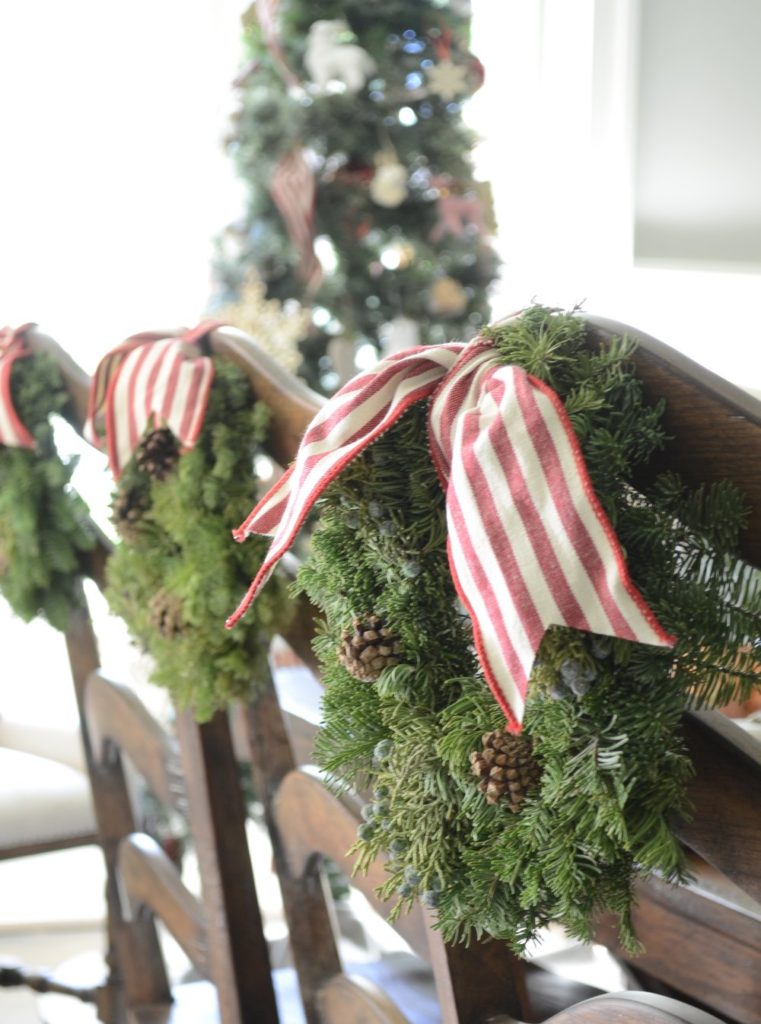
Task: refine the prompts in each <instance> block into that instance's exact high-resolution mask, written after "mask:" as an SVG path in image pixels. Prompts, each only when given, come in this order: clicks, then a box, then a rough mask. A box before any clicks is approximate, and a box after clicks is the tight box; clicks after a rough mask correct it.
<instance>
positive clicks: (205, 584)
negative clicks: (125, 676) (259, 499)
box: [106, 358, 288, 720]
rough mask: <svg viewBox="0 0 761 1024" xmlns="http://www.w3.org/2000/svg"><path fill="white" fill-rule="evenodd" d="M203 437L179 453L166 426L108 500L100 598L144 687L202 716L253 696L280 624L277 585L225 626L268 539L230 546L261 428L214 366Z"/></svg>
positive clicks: (282, 601)
mask: <svg viewBox="0 0 761 1024" xmlns="http://www.w3.org/2000/svg"><path fill="white" fill-rule="evenodd" d="M214 363H215V376H214V383H213V385H212V388H211V393H210V397H209V404H208V407H207V410H206V416H205V419H204V425H203V429H202V430H201V433H200V435H199V438H198V440H197V442H196V444H195V446H194V447H193V448H192V449H191V450H190V451H188V452H186V453H185V454H183V455H182V456H178V450H177V446H176V442H175V441H174V439H173V437H172V435H171V433H170V431H168V430H167V429H166V428H163V427H159V428H158V429H156V430H154V431H152V432H150V433H148V434H147V435H146V437H145V438H144V440H143V442H142V444H141V446H140V447H139V448H138V449H137V451H136V453H135V456H134V457H133V458H132V460H131V461H130V462H129V464H128V465H127V466H126V467H125V471H124V473H123V475H122V477H121V479H120V481H119V486H118V489H117V491H116V493H115V496H114V501H113V504H112V518H113V519H114V522H115V524H116V526H117V529H118V530H119V532H120V533H121V534H122V537H123V540H124V542H123V543H122V544H120V545H119V546H118V547H117V549H116V550H115V552H114V554H113V555H112V556H111V558H110V559H109V562H108V566H107V589H106V597H107V599H108V601H109V604H110V606H111V608H112V610H113V611H114V612H116V613H117V614H118V615H121V616H122V617H123V618H124V619H125V621H126V622H127V625H128V627H129V629H130V631H131V633H132V635H133V636H134V637H135V638H136V640H138V642H140V643H141V644H142V645H143V646H144V648H145V649H146V650H147V651H148V652H149V653H150V654H151V656H152V658H153V660H154V663H155V668H154V671H153V674H152V679H153V681H154V682H155V683H157V684H158V685H160V686H164V687H166V688H167V689H168V690H169V691H170V692H171V694H172V696H173V698H174V699H175V700H176V702H177V703H178V704H179V705H180V706H183V707H184V706H191V707H192V708H193V711H194V713H195V715H196V717H197V718H198V719H199V720H204V719H208V718H209V717H211V715H212V714H213V713H214V711H216V710H217V709H218V708H221V707H224V706H225V705H226V704H227V703H229V701H231V700H233V699H236V698H243V699H245V698H246V697H248V696H250V695H251V687H252V681H253V680H254V679H255V678H256V677H257V675H258V672H257V667H258V666H260V667H263V666H262V665H261V663H262V660H263V659H266V656H267V647H268V644H267V642H266V641H267V639H268V638H269V636H271V635H272V633H273V632H275V630H276V628H278V627H282V624H283V622H284V621H285V619H286V618H287V610H288V599H287V592H286V587H285V584H284V583H283V582H282V580H279V579H278V578H277V577H276V578H275V579H274V580H273V581H272V584H271V586H270V587H269V588H268V593H267V595H266V596H265V599H264V601H263V602H262V603H261V604H260V605H259V606H257V608H256V609H255V614H254V615H252V617H251V620H250V621H246V622H245V623H243V624H242V627H243V628H241V629H240V631H239V630H235V631H233V632H229V631H227V630H226V629H225V627H224V619H225V616H226V614H227V613H228V611H229V609H230V607H231V605H232V604H234V602H235V600H237V598H238V595H239V594H240V591H241V589H245V587H246V585H247V581H248V579H249V578H250V576H251V574H252V572H253V571H255V569H256V567H257V565H258V563H259V562H260V561H261V559H262V555H263V549H264V546H266V545H265V543H264V542H263V541H259V542H256V543H254V544H253V545H251V546H249V545H239V544H234V543H233V542H232V540H231V536H230V534H231V530H232V528H233V527H234V526H235V525H237V523H238V522H240V520H241V519H242V518H243V516H244V515H245V513H246V511H247V510H248V509H249V508H250V506H251V502H252V500H254V499H255V496H256V489H257V483H256V478H255V475H254V459H255V456H256V454H257V453H258V452H259V451H260V450H261V449H260V446H261V445H262V443H263V441H264V439H265V437H266V434H267V425H268V421H269V411H268V409H267V407H266V406H265V405H264V404H263V403H261V402H256V401H255V400H254V396H253V394H252V391H251V387H250V385H249V383H248V380H247V379H246V377H245V375H244V374H243V372H242V371H241V370H239V369H238V368H237V367H235V366H233V365H232V364H231V363H230V362H228V361H226V360H224V359H216V358H215V360H214Z"/></svg>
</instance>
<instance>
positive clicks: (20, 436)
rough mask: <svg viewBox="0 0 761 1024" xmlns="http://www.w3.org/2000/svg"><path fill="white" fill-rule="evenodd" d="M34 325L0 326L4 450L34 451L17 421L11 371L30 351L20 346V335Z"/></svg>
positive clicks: (0, 417) (0, 409)
mask: <svg viewBox="0 0 761 1024" xmlns="http://www.w3.org/2000/svg"><path fill="white" fill-rule="evenodd" d="M30 327H34V324H24V325H23V326H22V327H16V328H15V329H13V328H11V327H3V328H2V330H0V445H6V446H7V447H8V448H36V446H37V445H36V442H35V440H34V438H33V437H32V435H31V434H30V433H29V431H28V430H27V429H26V427H25V426H24V424H23V423H22V422H21V420H20V419H19V416H18V413H17V412H16V408H15V406H14V405H13V395H12V393H11V372H12V370H13V364H14V363H15V362H16V360H17V359H23V358H25V357H26V356H28V355H31V352H30V351H29V349H28V348H27V347H26V345H25V344H24V335H25V333H26V332H27V330H28V329H29V328H30Z"/></svg>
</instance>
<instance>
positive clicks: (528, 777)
mask: <svg viewBox="0 0 761 1024" xmlns="http://www.w3.org/2000/svg"><path fill="white" fill-rule="evenodd" d="M481 745H482V748H483V749H482V750H480V751H479V750H474V751H473V752H472V753H471V755H470V766H471V771H472V772H473V774H474V775H477V776H478V777H479V778H480V779H481V782H480V783H479V786H478V788H479V789H480V790H481V792H482V793H483V794H484V795H485V797H486V802H487V803H490V804H497V803H506V804H507V806H508V807H509V808H510V810H511V811H512V812H513V814H517V812H518V811H519V810H520V809H521V804H522V803H523V801H524V799H525V797H526V795H527V794H528V793H530V792H531V790H532V789H534V788H536V786H538V784H539V780H540V778H541V774H542V772H541V768H540V767H539V764H538V763H537V761H535V760H534V756H533V747H532V743H531V740H530V739H529V738H528V737H526V736H513V735H511V734H510V733H507V732H505V731H504V730H502V729H497V730H495V731H494V732H487V733H484V735H483V736H482V737H481Z"/></svg>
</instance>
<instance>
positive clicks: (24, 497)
mask: <svg viewBox="0 0 761 1024" xmlns="http://www.w3.org/2000/svg"><path fill="white" fill-rule="evenodd" d="M10 393H11V401H12V404H13V408H14V409H15V411H16V413H17V414H18V417H19V419H20V420H21V422H22V423H23V424H24V426H25V427H26V429H27V430H28V431H29V433H30V434H31V435H32V437H33V438H34V440H35V445H36V446H35V448H34V449H30V448H16V447H9V446H6V445H2V444H0V593H2V595H3V597H4V598H5V599H6V601H7V602H8V604H9V605H10V606H11V608H12V609H13V611H14V612H15V613H16V615H18V616H20V617H21V618H22V619H24V620H25V621H27V622H28V621H30V620H31V619H33V618H34V617H35V616H37V615H40V616H42V617H43V618H44V619H46V620H47V621H48V622H49V623H50V625H51V626H54V627H55V628H56V629H66V627H67V625H68V623H69V618H70V615H71V610H72V608H75V607H79V606H80V604H81V601H82V592H81V588H80V585H79V577H80V575H81V573H82V558H83V554H84V552H86V551H89V550H91V549H92V548H93V547H94V545H95V535H94V533H93V530H92V529H91V527H90V524H89V520H88V514H87V507H86V505H85V503H84V502H83V501H82V499H81V498H80V497H79V495H78V494H77V493H76V492H75V491H74V490H73V489H72V487H71V476H72V473H73V472H74V468H75V466H76V459H73V458H72V459H69V460H66V461H64V460H63V459H61V457H60V456H59V454H58V451H57V449H56V445H55V440H54V436H53V428H52V425H51V421H50V417H51V415H53V414H61V413H63V412H64V411H65V409H66V406H67V404H68V395H67V394H66V390H65V388H64V386H63V382H62V380H61V375H60V373H59V370H58V367H57V366H56V364H55V362H54V361H53V360H52V359H51V357H50V356H48V355H42V354H40V355H36V354H34V355H26V356H25V357H24V358H23V359H16V360H15V361H14V362H13V366H12V368H11V371H10Z"/></svg>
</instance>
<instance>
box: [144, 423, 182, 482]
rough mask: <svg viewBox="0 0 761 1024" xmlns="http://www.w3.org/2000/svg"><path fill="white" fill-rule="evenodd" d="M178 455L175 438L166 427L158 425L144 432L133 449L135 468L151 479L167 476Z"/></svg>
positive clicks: (178, 447) (162, 478) (160, 478)
mask: <svg viewBox="0 0 761 1024" xmlns="http://www.w3.org/2000/svg"><path fill="white" fill-rule="evenodd" d="M179 457H180V446H179V444H178V443H177V438H176V437H175V436H174V434H173V433H172V431H171V430H169V429H168V427H159V428H158V430H152V431H151V432H150V434H146V436H145V437H144V438H143V440H142V441H141V442H140V444H139V445H138V447H137V450H136V451H135V461H136V462H137V468H138V469H140V470H142V472H143V473H147V474H148V476H149V477H151V479H153V480H164V479H165V477H167V476H169V474H170V473H171V472H172V470H173V469H174V467H175V466H176V465H177V460H178V459H179Z"/></svg>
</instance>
